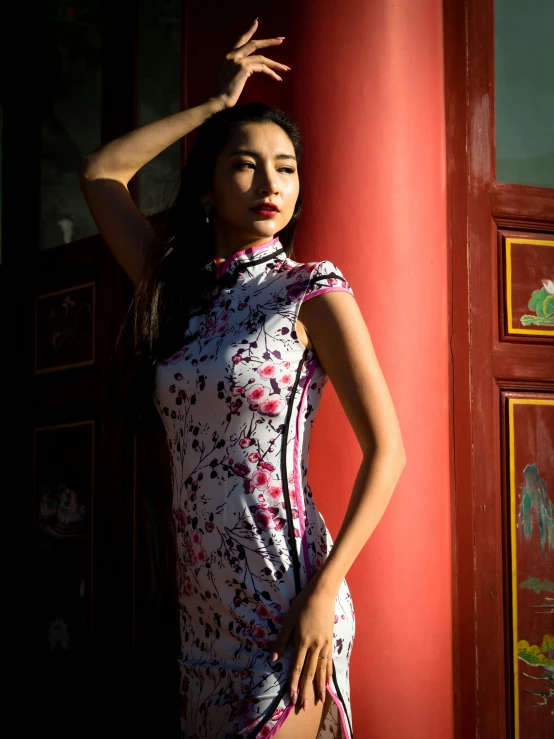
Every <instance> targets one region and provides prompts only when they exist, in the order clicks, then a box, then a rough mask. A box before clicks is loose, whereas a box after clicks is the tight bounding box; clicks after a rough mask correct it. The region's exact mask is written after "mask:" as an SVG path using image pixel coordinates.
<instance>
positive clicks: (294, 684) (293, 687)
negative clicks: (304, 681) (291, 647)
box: [290, 645, 308, 705]
mask: <svg viewBox="0 0 554 739" xmlns="http://www.w3.org/2000/svg"><path fill="white" fill-rule="evenodd" d="M307 651H308V650H307V648H306V647H302V646H301V645H299V646H298V647H297V650H296V656H295V658H294V664H293V666H292V669H291V671H290V697H291V700H292V703H293V705H294V704H295V703H296V701H297V699H298V688H299V684H300V676H301V674H302V667H303V666H304V659H305V658H306V653H307Z"/></svg>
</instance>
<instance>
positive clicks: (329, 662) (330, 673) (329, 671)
mask: <svg viewBox="0 0 554 739" xmlns="http://www.w3.org/2000/svg"><path fill="white" fill-rule="evenodd" d="M323 662H327V677H326V679H325V685H326V686H327V685H329V684H330V683H331V680H332V679H333V648H332V647H331V646H329V659H324V660H323ZM323 696H325V690H324V691H323Z"/></svg>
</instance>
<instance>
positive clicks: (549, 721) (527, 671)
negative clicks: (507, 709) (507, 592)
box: [508, 397, 554, 739]
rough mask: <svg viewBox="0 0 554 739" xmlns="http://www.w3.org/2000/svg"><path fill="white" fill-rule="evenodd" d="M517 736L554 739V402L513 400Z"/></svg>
mask: <svg viewBox="0 0 554 739" xmlns="http://www.w3.org/2000/svg"><path fill="white" fill-rule="evenodd" d="M508 442H509V463H510V469H509V473H510V476H509V486H510V511H511V516H510V519H511V580H512V648H513V655H512V656H513V665H512V678H513V697H514V701H513V706H512V708H513V716H512V718H513V721H514V731H513V734H512V735H513V736H514V737H515V739H547V737H552V736H554V399H553V400H550V399H545V398H517V397H516V398H514V397H510V398H508Z"/></svg>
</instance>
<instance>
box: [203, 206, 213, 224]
mask: <svg viewBox="0 0 554 739" xmlns="http://www.w3.org/2000/svg"><path fill="white" fill-rule="evenodd" d="M211 212H212V206H211V205H210V203H204V213H205V214H206V223H209V222H210V214H211Z"/></svg>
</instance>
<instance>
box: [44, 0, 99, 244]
mask: <svg viewBox="0 0 554 739" xmlns="http://www.w3.org/2000/svg"><path fill="white" fill-rule="evenodd" d="M43 9H44V10H43V12H44V16H43V29H44V30H43V34H42V44H43V49H42V65H41V67H40V69H39V70H38V72H39V75H40V90H41V93H42V100H41V132H42V133H41V136H42V142H41V145H42V157H41V208H40V210H41V214H40V215H41V228H40V248H41V249H49V248H50V247H53V246H58V245H59V244H67V243H69V242H71V241H75V240H76V239H81V238H83V237H85V236H90V235H91V234H93V233H96V231H97V228H96V225H95V223H94V221H93V220H92V216H91V215H90V213H89V210H88V208H87V205H86V203H85V200H84V198H83V195H82V193H81V188H80V185H79V177H78V175H77V171H76V165H77V160H78V157H79V156H80V155H81V154H86V153H88V152H90V151H93V150H94V149H96V148H98V146H100V125H101V121H100V116H101V89H100V84H101V30H100V10H101V0H68V2H55V1H54V0H48V2H45V3H44V4H43Z"/></svg>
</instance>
